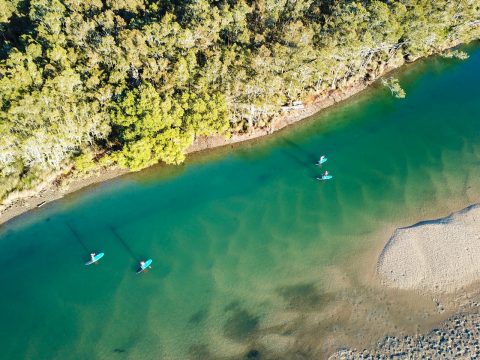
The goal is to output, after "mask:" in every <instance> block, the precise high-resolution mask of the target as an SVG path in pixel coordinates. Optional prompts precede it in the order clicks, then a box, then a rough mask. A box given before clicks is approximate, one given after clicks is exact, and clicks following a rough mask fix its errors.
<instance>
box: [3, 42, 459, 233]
mask: <svg viewBox="0 0 480 360" xmlns="http://www.w3.org/2000/svg"><path fill="white" fill-rule="evenodd" d="M457 45H459V44H458V43H450V44H448V46H445V47H444V48H443V49H439V50H438V51H437V52H436V53H435V54H430V55H436V54H439V53H441V52H442V51H444V50H446V49H448V48H452V47H455V46H457ZM416 60H418V58H413V59H408V61H407V60H405V59H401V60H398V59H397V60H396V59H392V61H391V62H390V63H388V64H387V63H383V64H380V65H379V66H378V67H377V68H376V69H375V70H374V72H372V73H370V74H369V75H370V76H369V79H368V80H365V79H363V80H362V81H361V82H360V83H353V84H350V85H348V86H346V87H345V88H338V89H336V90H332V91H330V92H328V93H327V94H321V95H318V96H316V97H313V98H311V99H310V101H309V102H306V103H305V106H304V108H302V109H298V110H290V111H288V112H285V113H282V114H280V115H278V116H277V117H275V118H273V119H272V120H271V122H270V123H269V124H268V126H266V127H262V128H252V129H250V130H249V131H248V132H246V133H240V134H233V135H232V136H231V137H229V138H225V137H224V136H212V137H206V138H205V137H202V138H198V139H196V140H195V141H194V143H193V144H192V145H191V146H190V148H189V149H188V150H187V154H190V153H194V152H199V151H203V150H206V149H213V148H217V147H223V146H228V145H232V144H235V143H240V142H245V141H249V140H253V139H257V138H260V137H263V136H267V135H270V134H272V133H274V132H277V131H279V130H281V129H284V128H286V127H288V126H290V125H293V124H295V123H297V122H299V121H301V120H304V119H306V118H309V117H311V116H313V115H315V114H316V113H318V112H319V111H321V110H323V109H326V108H328V107H330V106H332V105H335V104H338V103H340V102H342V101H344V100H346V99H348V98H350V97H352V96H353V95H356V94H358V93H360V92H361V91H363V90H364V89H366V88H367V87H369V86H370V85H371V84H372V83H374V82H376V81H377V80H378V79H379V78H381V77H382V76H385V75H386V74H387V73H389V72H391V71H392V70H396V69H398V68H400V67H401V66H402V65H404V64H406V63H408V64H411V63H413V62H415V61H416ZM127 173H129V171H127V170H123V169H118V168H101V169H97V170H95V172H92V173H89V174H86V175H78V174H75V173H74V172H72V169H67V170H65V171H63V172H61V173H59V174H58V175H57V176H52V177H51V179H49V180H48V181H45V182H43V183H41V184H40V185H38V186H37V187H36V188H35V189H31V190H27V191H23V192H18V193H15V194H12V195H13V196H10V197H9V198H7V200H6V201H5V202H4V204H2V205H0V225H1V224H3V223H5V222H7V221H9V220H11V219H13V218H14V217H17V216H18V215H21V214H22V213H25V212H27V211H29V210H32V209H35V208H37V207H38V206H39V205H43V204H45V203H48V202H51V201H54V200H58V199H60V198H62V197H63V196H65V195H67V194H69V193H72V192H75V191H78V190H80V189H82V188H85V187H87V186H91V185H94V184H97V183H100V182H103V181H107V180H110V179H113V178H115V177H118V176H121V175H124V174H127ZM72 174H74V175H72Z"/></svg>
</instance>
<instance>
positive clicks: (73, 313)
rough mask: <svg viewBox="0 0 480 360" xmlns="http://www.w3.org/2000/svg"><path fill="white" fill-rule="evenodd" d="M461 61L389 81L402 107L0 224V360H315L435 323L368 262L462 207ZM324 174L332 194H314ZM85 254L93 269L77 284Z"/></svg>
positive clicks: (349, 108)
mask: <svg viewBox="0 0 480 360" xmlns="http://www.w3.org/2000/svg"><path fill="white" fill-rule="evenodd" d="M466 50H467V51H468V52H470V55H471V57H470V59H469V60H467V61H465V62H460V61H457V60H451V59H440V58H432V59H428V60H426V61H422V62H420V63H417V64H414V65H411V66H408V67H407V68H406V69H404V70H402V71H401V72H400V73H398V74H397V75H398V76H399V78H400V81H401V83H402V85H403V87H404V88H405V90H406V92H407V98H406V99H404V100H398V99H395V98H393V97H391V96H390V94H389V92H388V90H386V89H385V88H383V87H381V86H377V87H374V88H372V89H370V90H368V91H367V92H365V93H363V94H361V95H360V96H357V97H355V98H354V99H352V100H350V101H348V102H347V103H345V104H341V105H340V106H337V107H334V108H333V109H330V110H328V111H325V112H323V113H322V114H321V115H318V116H316V117H315V118H314V119H312V120H310V121H307V122H306V123H304V124H302V125H300V126H296V127H295V128H293V129H288V130H286V131H283V132H281V133H280V134H278V135H274V136H273V137H271V138H269V139H262V140H261V141H257V142H253V143H249V144H247V145H242V146H235V147H233V148H232V149H220V150H217V151H214V152H212V153H208V154H205V153H204V154H199V155H194V156H193V157H192V158H191V159H190V160H189V161H188V162H187V164H185V165H182V166H181V167H179V168H178V167H177V168H173V167H161V166H159V167H157V168H153V169H149V170H147V171H144V172H141V173H138V174H134V175H129V176H126V177H123V178H121V179H118V180H115V181H111V182H108V183H105V184H102V185H100V186H96V187H94V188H92V189H89V190H87V191H83V192H80V193H77V194H73V195H71V196H69V197H67V198H66V199H64V200H61V201H59V202H56V203H53V204H48V205H46V206H44V207H42V209H40V210H37V211H33V212H31V213H29V214H27V215H25V216H22V217H20V218H19V219H17V220H15V221H13V222H10V223H9V224H8V225H6V226H4V227H3V228H2V231H1V233H0V265H1V267H2V272H1V273H0V286H1V289H2V294H3V296H2V297H1V298H0V319H1V320H0V346H1V349H2V355H1V358H2V359H21V358H29V359H56V358H61V359H82V358H87V357H88V358H90V359H138V358H140V357H141V358H144V359H169V360H170V359H190V358H191V359H213V358H229V357H235V358H237V357H238V358H250V359H255V358H262V359H264V358H284V359H293V358H315V359H317V358H324V357H326V356H327V354H329V353H330V352H331V351H332V350H334V349H335V348H337V347H340V346H362V345H364V344H369V343H371V342H373V341H375V340H376V339H377V338H378V337H379V336H381V335H382V334H385V333H396V332H399V333H401V332H405V331H410V332H411V331H417V330H421V329H423V328H425V327H427V326H429V324H433V323H434V322H435V321H438V320H439V319H441V318H442V317H444V316H446V314H447V313H448V310H449V309H447V312H445V313H443V314H438V313H437V309H436V307H435V306H434V303H433V302H432V299H431V298H429V297H428V296H420V295H414V294H410V293H405V292H395V291H387V290H384V289H382V288H381V286H380V285H379V284H378V281H377V279H376V278H375V276H374V273H375V259H376V256H377V255H378V252H379V251H380V249H381V246H382V244H383V243H384V242H385V241H386V240H388V237H389V236H390V234H391V232H392V231H393V230H394V229H395V227H398V226H404V225H409V224H411V223H412V222H415V221H417V220H420V219H424V218H433V217H436V216H439V215H446V214H448V213H449V212H451V211H454V210H458V209H460V208H462V207H464V206H466V205H468V204H470V203H472V202H476V201H477V196H478V194H479V193H480V191H479V190H480V183H479V180H478V179H479V178H480V177H479V175H480V166H479V165H480V126H479V125H480V122H479V119H480V88H479V87H478V84H479V83H480V72H479V71H478V69H479V66H480V49H479V48H478V46H477V47H475V46H470V47H467V48H466ZM322 153H325V154H327V155H328V158H329V160H328V162H327V163H326V164H325V165H324V166H323V168H322V169H321V170H320V169H318V168H317V167H316V166H314V165H313V164H314V163H315V161H316V160H317V158H318V156H319V155H320V154H322ZM325 169H327V170H329V171H330V172H331V173H332V174H333V176H334V179H333V180H332V181H329V182H322V183H320V182H317V181H315V180H314V178H315V176H317V175H318V174H319V173H320V172H321V171H323V170H325ZM91 251H97V252H99V251H103V252H105V254H106V255H105V257H104V259H102V260H101V262H100V264H99V265H97V266H90V267H88V268H87V267H85V266H84V265H83V264H84V262H85V261H86V260H88V254H89V253H90V252H91ZM147 257H151V258H152V259H153V260H154V263H153V268H152V269H151V270H150V271H149V272H148V273H146V274H142V275H137V274H135V269H136V266H137V263H138V261H139V260H141V259H144V258H147Z"/></svg>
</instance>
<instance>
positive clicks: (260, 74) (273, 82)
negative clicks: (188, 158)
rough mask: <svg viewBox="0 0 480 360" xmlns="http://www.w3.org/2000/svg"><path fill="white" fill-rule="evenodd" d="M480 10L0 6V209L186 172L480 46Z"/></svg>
mask: <svg viewBox="0 0 480 360" xmlns="http://www.w3.org/2000/svg"><path fill="white" fill-rule="evenodd" d="M479 19H480V4H479V2H478V1H476V0H458V1H449V0H436V1H431V0H384V1H377V0H357V1H347V0H181V1H180V0H163V1H155V0H0V35H1V39H2V42H1V43H0V106H1V108H0V177H1V179H2V180H1V183H0V199H3V198H5V197H6V196H7V195H8V194H9V193H11V192H13V191H16V190H22V189H27V188H31V187H33V186H35V184H38V183H39V182H40V181H41V180H42V179H45V178H46V177H47V176H48V175H51V174H54V173H55V172H59V171H64V170H66V169H72V168H74V169H77V171H89V170H91V169H95V168H97V167H98V164H102V165H108V164H117V165H119V166H122V167H126V168H131V169H140V168H142V167H145V166H148V165H151V164H153V163H155V162H157V161H164V162H166V163H179V162H181V161H182V160H183V159H184V156H185V155H184V154H185V150H186V149H187V148H188V146H189V145H190V144H191V143H192V142H193V141H194V139H195V138H196V137H198V136H203V135H206V136H208V135H213V134H225V136H228V135H229V134H230V133H231V132H233V131H248V130H249V129H250V128H252V127H258V126H267V125H266V124H268V122H269V120H270V119H271V118H272V117H273V116H275V115H276V114H277V113H278V111H279V109H280V108H281V106H282V105H286V104H287V105H288V104H291V103H292V102H293V101H295V100H298V99H303V98H306V97H307V96H309V95H322V94H325V93H328V92H329V91H332V90H335V89H339V88H344V87H348V86H351V85H352V84H354V83H358V82H360V81H365V80H369V79H372V78H374V77H376V76H377V75H378V74H379V73H381V72H382V71H383V69H384V68H385V66H387V65H398V64H400V63H402V62H403V61H404V60H407V61H410V60H414V59H415V58H417V57H419V56H425V55H428V54H431V53H435V52H440V51H442V50H443V49H445V48H446V47H448V46H449V45H452V44H456V43H459V42H467V41H470V40H472V39H477V38H479V37H480V36H479V35H480V21H479Z"/></svg>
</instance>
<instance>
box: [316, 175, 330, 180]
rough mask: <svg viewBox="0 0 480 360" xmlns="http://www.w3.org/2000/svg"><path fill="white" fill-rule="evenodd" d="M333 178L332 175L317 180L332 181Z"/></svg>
mask: <svg viewBox="0 0 480 360" xmlns="http://www.w3.org/2000/svg"><path fill="white" fill-rule="evenodd" d="M331 178H333V176H332V175H327V176H322V177H317V180H320V181H322V180H330V179H331Z"/></svg>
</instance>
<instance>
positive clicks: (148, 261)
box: [137, 259, 153, 274]
mask: <svg viewBox="0 0 480 360" xmlns="http://www.w3.org/2000/svg"><path fill="white" fill-rule="evenodd" d="M152 262H153V260H152V259H148V260H147V261H145V264H143V266H140V267H139V268H138V270H137V274H140V273H142V272H144V271H145V270H146V269H148V268H149V267H150V265H152Z"/></svg>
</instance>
